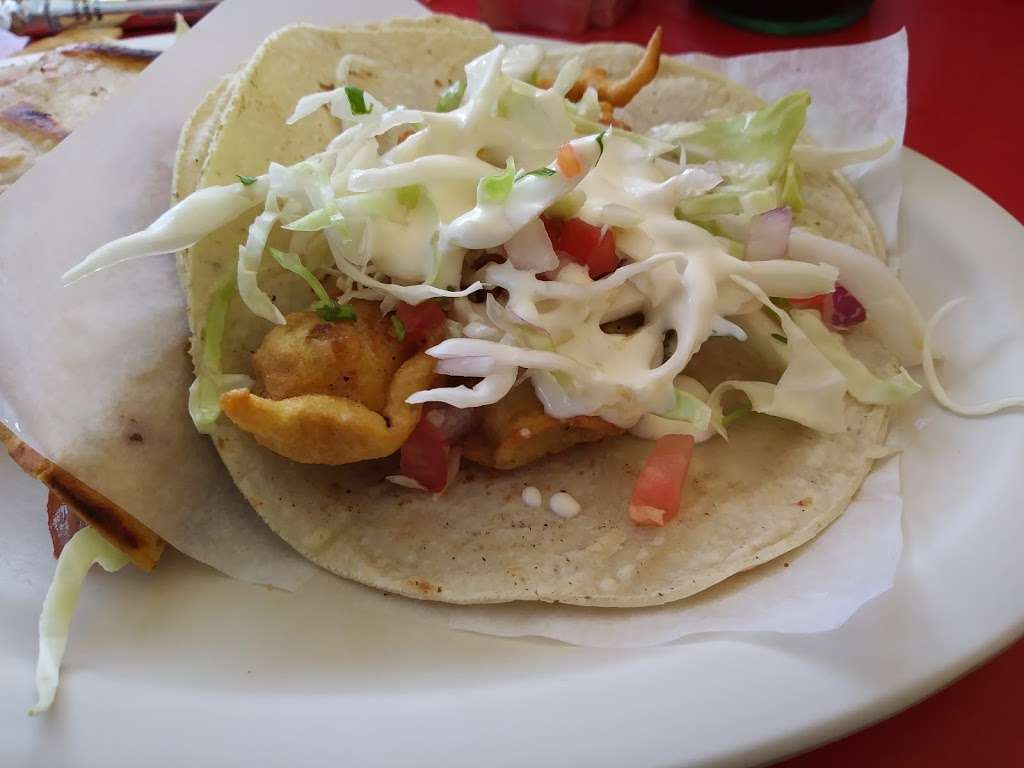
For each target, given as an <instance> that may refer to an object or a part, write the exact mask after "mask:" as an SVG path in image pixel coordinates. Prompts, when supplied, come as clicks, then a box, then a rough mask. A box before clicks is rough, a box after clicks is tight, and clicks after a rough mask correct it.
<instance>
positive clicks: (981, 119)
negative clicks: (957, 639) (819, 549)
mask: <svg viewBox="0 0 1024 768" xmlns="http://www.w3.org/2000/svg"><path fill="white" fill-rule="evenodd" d="M424 2H425V4H426V5H427V6H428V7H429V8H430V9H431V10H433V11H436V12H438V13H452V14H456V15H459V16H467V17H470V18H476V17H477V0H424ZM657 24H661V25H662V26H663V27H664V29H665V37H664V48H665V51H666V53H682V52H684V51H703V52H706V53H713V54H717V55H721V56H730V55H736V54H742V53H753V52H755V51H769V50H778V49H785V48H796V47H809V46H818V45H842V44H848V43H860V42H864V41H867V40H875V39H877V38H880V37H885V36H886V35H890V34H892V33H893V32H896V31H898V30H899V29H900V28H901V27H906V28H907V35H908V38H909V43H910V81H909V84H908V102H909V110H908V112H909V114H908V117H907V134H906V139H905V143H906V144H907V145H908V146H910V147H913V148H914V149H916V150H918V151H919V152H922V153H924V154H925V155H927V156H928V157H930V158H932V159H933V160H936V161H938V162H939V163H941V164H942V165H944V166H946V167H947V168H949V169H950V170H952V171H953V172H954V173H956V174H958V175H959V176H962V177H963V178H965V179H967V180H968V181H969V182H971V183H972V184H974V185H975V186H976V187H978V188H980V189H981V190H982V191H983V192H985V193H986V194H988V195H989V196H990V197H992V198H993V199H994V200H995V201H996V202H997V203H999V204H1000V205H1001V206H1003V208H1005V209H1006V210H1008V211H1009V212H1010V213H1011V214H1012V215H1013V216H1015V217H1016V218H1017V219H1022V220H1024V185H1021V183H1020V182H1019V181H1018V178H1017V176H1018V175H1019V174H1020V173H1021V172H1022V171H1024V163H1022V161H1021V149H1022V148H1024V141H1022V140H1021V135H1022V130H1024V129H1022V126H1024V37H1022V34H1024V0H974V2H942V0H876V2H875V4H874V5H873V6H872V8H871V10H870V11H869V12H868V15H867V16H866V17H865V18H863V19H862V20H861V21H859V22H858V23H857V24H855V25H853V26H851V27H848V28H846V29H844V30H840V31H837V32H832V33H829V34H825V35H813V36H808V37H769V36H766V35H760V34H756V33H753V32H747V31H744V30H741V29H736V28H734V27H730V26H728V25H726V24H724V23H722V22H719V21H717V20H716V19H714V18H712V17H710V16H708V15H707V14H706V13H705V12H703V11H702V10H701V9H700V8H699V7H697V5H696V3H695V2H692V1H688V0H661V1H659V0H639V2H638V3H637V5H636V7H635V8H634V10H633V11H631V12H630V13H629V14H628V15H627V16H626V17H625V18H624V19H623V20H622V21H621V22H620V23H619V24H618V25H617V26H616V27H614V28H612V29H591V30H589V31H588V32H586V33H585V34H583V35H580V36H577V37H573V38H571V39H573V40H577V41H580V42H596V41H600V40H624V41H630V42H636V43H642V42H645V41H646V40H647V37H648V36H649V35H650V33H651V30H652V29H653V28H654V27H655V26H656V25H657ZM523 31H524V32H527V31H529V30H523ZM1008 588H1015V587H1014V586H1012V585H1008ZM1022 693H1024V640H1019V641H1018V642H1017V643H1016V644H1015V645H1013V646H1011V647H1010V648H1009V649H1007V650H1006V651H1004V652H1003V653H1002V654H1001V655H999V656H998V657H996V658H995V659H993V660H991V661H989V662H988V663H987V664H985V665H984V666H982V667H981V668H979V669H977V670H975V671H974V672H972V673H971V674H969V675H967V676H966V677H963V678H961V679H960V680H959V681H958V682H956V683H954V684H952V685H950V686H949V687H948V688H946V689H945V690H943V691H942V692H940V693H937V694H935V695H934V696H932V697H931V698H929V699H927V700H926V701H924V702H921V703H919V704H917V705H916V706H914V707H911V708H910V709H908V710H906V711H904V712H902V713H900V714H899V715H896V716H894V717H892V718H890V719H889V720H886V721H884V722H882V723H880V724H877V725H875V726H872V727H871V728H868V729H866V730H863V731H861V732H859V733H856V734H854V735H852V736H848V737H846V738H845V739H842V740H841V741H838V742H835V743H833V744H830V745H828V746H826V747H822V748H820V749H817V750H815V751H813V752H809V753H807V754H804V755H801V756H799V757H796V758H792V759H790V760H787V761H785V762H784V763H780V764H779V768H823V767H824V766H828V768H846V766H857V767H858V768H861V766H896V765H898V766H902V767H903V768H917V766H927V768H944V767H945V766H968V765H969V766H991V767H993V768H995V767H997V766H998V767H1001V766H1024V730H1022V723H1021V722H1020V717H1019V713H1020V712H1021V699H1022Z"/></svg>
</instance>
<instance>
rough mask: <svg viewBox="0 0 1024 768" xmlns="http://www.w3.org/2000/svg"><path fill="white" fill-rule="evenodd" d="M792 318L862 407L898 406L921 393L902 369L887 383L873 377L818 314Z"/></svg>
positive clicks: (794, 314) (795, 312)
mask: <svg viewBox="0 0 1024 768" xmlns="http://www.w3.org/2000/svg"><path fill="white" fill-rule="evenodd" d="M789 314H790V316H791V317H792V318H793V322H794V323H796V324H797V325H798V326H800V330H802V331H803V332H804V333H805V334H807V338H809V339H810V340H811V342H812V343H813V344H814V346H816V347H817V348H818V349H819V350H820V351H821V353H822V354H823V355H825V357H827V358H828V360H829V362H830V363H832V365H834V366H835V367H836V369H837V370H838V371H839V372H840V373H841V374H843V376H845V377H846V387H847V389H848V390H849V392H850V394H851V395H853V396H854V397H855V398H857V399H858V400H860V401H861V402H862V403H872V404H874V405H895V404H897V403H902V402H904V401H905V400H907V399H908V398H910V397H912V396H914V395H915V394H917V393H918V392H920V391H921V385H920V384H918V383H917V382H916V381H914V379H913V378H911V376H910V374H909V373H907V370H906V369H905V368H900V370H899V373H896V374H894V375H892V376H890V377H889V378H886V379H880V378H879V377H877V376H875V375H874V374H873V373H871V371H869V370H868V368H867V366H865V365H864V363H862V362H861V361H860V360H858V359H857V358H855V357H854V356H853V355H851V354H850V352H849V350H847V349H846V345H845V344H844V343H843V338H842V336H840V335H839V334H838V333H835V332H833V331H830V330H829V329H828V328H827V327H826V326H825V324H824V323H823V322H822V321H821V317H820V316H819V315H818V313H817V312H814V311H812V310H809V309H803V310H796V309H795V310H792V311H790V313H789Z"/></svg>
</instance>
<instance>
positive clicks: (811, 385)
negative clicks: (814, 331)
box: [708, 275, 846, 435]
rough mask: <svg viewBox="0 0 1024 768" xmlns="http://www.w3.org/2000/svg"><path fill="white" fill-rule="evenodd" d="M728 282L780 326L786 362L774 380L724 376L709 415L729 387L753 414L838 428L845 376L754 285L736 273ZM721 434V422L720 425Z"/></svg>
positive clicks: (842, 421)
mask: <svg viewBox="0 0 1024 768" xmlns="http://www.w3.org/2000/svg"><path fill="white" fill-rule="evenodd" d="M732 279H733V281H735V282H736V283H737V284H738V285H740V286H741V287H743V288H745V289H746V290H747V291H749V292H750V293H751V295H753V296H754V297H756V298H757V299H758V300H759V301H760V302H761V303H762V304H763V305H764V306H765V307H766V308H767V309H768V310H769V311H771V313H772V314H774V315H775V316H776V317H777V318H778V320H779V322H780V323H781V325H782V331H783V333H784V334H785V336H786V344H787V348H788V354H787V357H788V361H789V364H788V365H787V367H786V370H785V371H784V372H783V374H782V378H780V379H779V381H778V383H777V384H769V383H767V382H763V381H725V382H722V383H721V384H719V385H718V386H717V387H715V389H714V391H713V392H712V393H711V397H710V398H708V405H709V406H710V408H711V412H712V414H713V419H716V420H719V421H720V420H721V419H722V416H723V414H722V398H723V397H724V396H725V394H726V393H727V392H729V391H732V390H737V391H740V392H743V393H744V394H745V395H746V396H747V397H748V398H749V400H750V407H751V408H752V409H753V410H755V411H757V412H758V413H765V414H768V415H770V416H777V417H779V418H783V419H788V420H790V421H795V422H797V423H799V424H803V425H804V426H806V427H810V428H811V429H816V430H818V431H819V432H830V433H835V432H843V431H845V430H846V416H845V407H844V404H843V398H844V396H845V395H846V379H845V377H844V376H843V375H842V374H841V373H840V372H839V371H838V370H836V368H835V366H833V365H832V363H830V362H829V360H828V358H826V357H825V356H824V355H823V354H822V353H821V352H820V351H819V350H818V348H817V347H815V345H814V344H813V342H811V340H810V339H809V338H808V337H807V335H806V334H805V333H804V332H803V331H802V330H801V329H800V326H798V325H797V324H796V323H795V322H794V321H793V320H792V319H791V318H790V317H789V315H787V314H786V313H785V312H783V311H782V310H781V309H779V308H778V307H776V306H775V305H774V304H773V303H772V302H771V300H770V299H769V298H768V296H767V294H765V292H764V291H762V290H761V289H760V288H759V287H758V286H757V285H756V284H754V283H752V282H751V281H749V280H746V279H744V278H742V277H740V276H738V275H733V276H732ZM720 431H721V433H722V434H723V435H724V434H725V425H724V424H723V425H722V426H721V428H720Z"/></svg>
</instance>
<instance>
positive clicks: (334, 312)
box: [313, 300, 356, 323]
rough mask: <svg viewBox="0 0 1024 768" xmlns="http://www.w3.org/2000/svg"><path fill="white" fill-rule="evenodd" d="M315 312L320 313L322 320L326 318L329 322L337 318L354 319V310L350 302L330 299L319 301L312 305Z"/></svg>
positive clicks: (335, 320)
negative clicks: (343, 302) (340, 302)
mask: <svg viewBox="0 0 1024 768" xmlns="http://www.w3.org/2000/svg"><path fill="white" fill-rule="evenodd" d="M313 309H314V310H316V313H317V314H318V315H320V318H321V319H322V320H326V321H327V322H329V323H334V322H337V321H339V320H349V321H354V320H355V319H356V310H355V309H354V308H353V306H352V305H351V304H339V303H338V302H336V301H334V300H331V301H319V302H317V303H316V304H315V305H314V307H313Z"/></svg>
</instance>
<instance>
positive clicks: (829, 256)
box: [769, 229, 924, 367]
mask: <svg viewBox="0 0 1024 768" xmlns="http://www.w3.org/2000/svg"><path fill="white" fill-rule="evenodd" d="M786 255H787V257H788V258H789V259H791V260H795V261H803V262H807V263H810V264H820V263H825V264H831V265H832V266H833V267H835V268H836V269H837V270H838V272H839V275H838V279H839V282H841V283H842V284H843V287H844V288H846V289H847V290H848V291H849V292H850V293H852V294H853V295H854V296H855V297H856V298H857V301H859V302H860V303H861V304H863V305H864V309H865V311H866V312H867V321H866V322H865V327H866V328H867V329H868V330H869V331H871V332H872V333H874V334H875V335H876V336H877V337H878V339H879V340H880V341H881V342H882V344H883V345H884V346H885V348H886V349H888V350H889V351H890V352H892V353H893V354H894V355H895V356H896V357H897V358H899V360H900V362H901V363H902V364H903V365H905V366H907V367H911V366H914V365H918V364H919V363H920V362H921V345H922V342H923V339H924V320H923V319H922V318H921V314H920V312H918V310H917V307H915V306H914V302H913V299H911V298H910V295H909V294H908V293H907V289H906V288H905V287H904V286H903V284H902V283H901V282H900V280H899V277H897V276H896V273H895V272H893V271H892V270H891V269H890V268H889V267H888V266H886V265H885V263H884V262H882V261H881V260H880V259H876V258H875V257H874V256H872V255H871V254H868V253H864V252H863V251H859V250H857V249H856V248H852V247H851V246H849V245H846V244H844V243H837V242H835V241H834V240H828V239H826V238H824V237H819V236H818V235H813V234H811V233H810V232H806V231H804V230H801V229H794V230H793V231H792V232H791V233H790V236H789V250H788V251H787V253H786ZM769 293H770V294H772V295H774V296H779V295H786V294H780V293H777V292H775V291H769ZM788 295H790V296H795V295H797V294H788Z"/></svg>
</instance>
